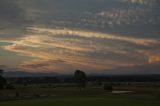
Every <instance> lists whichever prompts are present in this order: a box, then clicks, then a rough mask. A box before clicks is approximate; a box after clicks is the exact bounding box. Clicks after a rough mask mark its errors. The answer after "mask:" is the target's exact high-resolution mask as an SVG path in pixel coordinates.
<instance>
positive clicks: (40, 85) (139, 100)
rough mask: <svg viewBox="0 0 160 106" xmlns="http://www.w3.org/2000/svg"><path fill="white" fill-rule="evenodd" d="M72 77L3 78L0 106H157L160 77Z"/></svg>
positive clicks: (159, 94)
mask: <svg viewBox="0 0 160 106" xmlns="http://www.w3.org/2000/svg"><path fill="white" fill-rule="evenodd" d="M78 73H81V74H80V76H79V74H78V75H77V74H76V73H75V74H74V76H59V77H23V78H7V79H6V81H7V84H6V86H5V87H4V88H3V89H1V90H0V106H36V105H38V106H50V105H55V106H98V105H99V106H107V105H108V106H117V105H118V106H160V79H159V78H160V77H159V76H158V75H147V76H146V75H145V76H138V75H134V76H88V77H87V76H86V74H85V73H83V72H78Z"/></svg>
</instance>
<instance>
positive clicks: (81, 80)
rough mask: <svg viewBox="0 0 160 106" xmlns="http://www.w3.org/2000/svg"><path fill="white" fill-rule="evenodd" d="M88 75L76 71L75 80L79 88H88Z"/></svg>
mask: <svg viewBox="0 0 160 106" xmlns="http://www.w3.org/2000/svg"><path fill="white" fill-rule="evenodd" d="M86 77H87V76H86V74H85V72H83V71H80V70H76V71H75V73H74V80H75V83H76V84H77V87H79V88H80V89H82V88H85V86H86V79H87V78H86Z"/></svg>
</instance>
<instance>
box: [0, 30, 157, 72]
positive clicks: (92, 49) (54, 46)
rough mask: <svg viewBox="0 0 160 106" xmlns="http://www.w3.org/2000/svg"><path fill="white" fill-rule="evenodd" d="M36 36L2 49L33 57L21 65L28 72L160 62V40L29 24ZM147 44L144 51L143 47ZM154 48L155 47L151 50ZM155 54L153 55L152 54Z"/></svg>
mask: <svg viewBox="0 0 160 106" xmlns="http://www.w3.org/2000/svg"><path fill="white" fill-rule="evenodd" d="M28 30H29V31H30V32H32V33H34V34H33V35H26V36H24V37H21V38H17V39H14V40H7V39H6V40H4V39H0V42H11V43H12V45H7V46H3V49H5V50H9V51H11V52H16V53H17V54H18V55H22V56H28V57H32V58H33V59H32V60H30V61H24V62H22V64H21V65H20V66H19V68H21V69H23V70H29V71H32V72H33V71H61V72H66V71H67V72H69V71H72V70H75V69H84V70H93V71H96V70H106V69H113V68H117V67H128V66H133V65H137V64H145V63H154V62H159V61H160V58H159V57H160V56H159V54H158V53H160V50H159V49H158V48H156V51H155V52H154V53H153V50H154V48H153V47H154V46H157V45H160V43H159V40H158V39H145V38H135V37H126V36H120V35H113V34H107V33H101V32H94V31H83V30H75V29H68V28H64V29H52V28H39V27H30V28H28ZM137 45H138V46H140V47H144V48H147V49H144V50H143V52H142V51H140V48H139V47H137ZM152 49H153V50H152ZM151 53H152V54H151Z"/></svg>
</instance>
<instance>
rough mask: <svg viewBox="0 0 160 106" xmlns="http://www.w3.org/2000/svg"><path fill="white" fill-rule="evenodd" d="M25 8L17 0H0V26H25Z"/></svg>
mask: <svg viewBox="0 0 160 106" xmlns="http://www.w3.org/2000/svg"><path fill="white" fill-rule="evenodd" d="M24 22H25V10H23V9H22V8H21V7H20V6H19V5H18V4H17V0H0V24H1V25H0V27H1V28H2V29H3V28H10V27H12V28H13V27H19V25H21V27H22V26H24Z"/></svg>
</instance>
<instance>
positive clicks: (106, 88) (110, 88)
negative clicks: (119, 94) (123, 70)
mask: <svg viewBox="0 0 160 106" xmlns="http://www.w3.org/2000/svg"><path fill="white" fill-rule="evenodd" d="M104 90H106V91H112V90H113V87H112V85H108V84H104Z"/></svg>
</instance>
